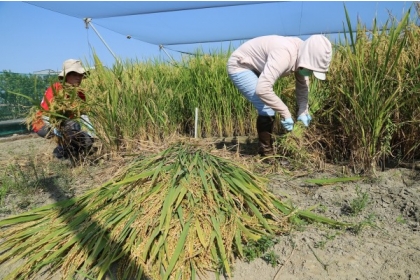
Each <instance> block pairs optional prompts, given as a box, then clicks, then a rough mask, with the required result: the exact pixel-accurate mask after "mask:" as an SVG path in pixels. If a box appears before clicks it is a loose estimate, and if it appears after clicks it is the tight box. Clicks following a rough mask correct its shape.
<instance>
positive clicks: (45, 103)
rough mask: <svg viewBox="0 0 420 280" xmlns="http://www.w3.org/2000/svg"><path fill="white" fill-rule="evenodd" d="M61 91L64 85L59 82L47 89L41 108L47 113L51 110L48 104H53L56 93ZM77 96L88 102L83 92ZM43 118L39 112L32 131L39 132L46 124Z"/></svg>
mask: <svg viewBox="0 0 420 280" xmlns="http://www.w3.org/2000/svg"><path fill="white" fill-rule="evenodd" d="M53 88H54V90H53ZM61 89H63V85H62V84H61V83H60V82H57V83H55V84H53V85H52V86H50V87H49V88H47V90H46V91H45V94H44V98H42V101H41V107H42V108H43V109H44V110H47V111H48V110H49V106H48V104H51V102H52V101H53V99H54V92H57V91H59V90H61ZM77 95H78V96H79V97H80V98H81V99H82V100H83V101H85V100H86V96H85V94H84V93H83V92H81V91H79V92H78V93H77ZM41 117H42V112H41V111H38V112H37V113H36V120H35V121H34V122H33V123H32V130H33V131H35V132H38V131H39V130H40V129H41V128H42V127H43V126H44V125H45V123H44V121H43V120H42V118H41Z"/></svg>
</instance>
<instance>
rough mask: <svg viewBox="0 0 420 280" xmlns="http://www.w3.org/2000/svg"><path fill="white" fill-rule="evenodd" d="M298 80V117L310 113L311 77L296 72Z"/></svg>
mask: <svg viewBox="0 0 420 280" xmlns="http://www.w3.org/2000/svg"><path fill="white" fill-rule="evenodd" d="M295 78H296V104H297V107H298V111H297V116H300V115H301V114H308V113H309V105H308V102H309V100H308V94H309V77H305V76H302V75H300V74H299V73H298V71H296V72H295Z"/></svg>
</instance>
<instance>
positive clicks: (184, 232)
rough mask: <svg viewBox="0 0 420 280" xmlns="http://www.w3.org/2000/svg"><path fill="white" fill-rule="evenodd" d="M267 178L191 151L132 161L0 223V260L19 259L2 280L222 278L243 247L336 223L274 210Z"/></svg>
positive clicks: (285, 208) (181, 148) (279, 206)
mask: <svg viewBox="0 0 420 280" xmlns="http://www.w3.org/2000/svg"><path fill="white" fill-rule="evenodd" d="M266 182H267V180H266V179H265V178H263V177H259V176H258V175H255V174H253V173H251V172H249V171H248V170H246V169H245V168H243V167H242V166H240V165H238V164H236V163H234V162H232V161H230V160H227V159H224V158H221V157H217V156H214V155H212V154H210V153H209V152H207V151H206V149H205V148H203V147H199V146H195V145H194V144H188V143H178V144H175V145H172V146H171V147H169V148H168V149H166V150H164V151H162V152H160V153H158V154H155V155H151V156H148V157H138V158H137V159H136V160H134V161H133V162H132V163H131V164H129V165H128V166H127V167H125V168H124V169H122V170H121V172H119V174H117V175H116V176H115V177H114V178H113V179H111V180H110V181H108V182H107V183H105V184H103V185H102V186H100V187H98V188H96V189H93V190H90V191H88V192H87V193H86V194H84V195H82V196H80V197H77V198H72V199H70V200H66V201H62V202H58V203H55V204H52V205H47V206H44V207H41V208H38V209H35V210H32V211H30V212H27V213H24V214H21V215H18V216H14V217H10V218H6V219H4V220H2V221H0V228H1V230H2V231H1V232H0V240H1V244H0V252H2V253H1V255H0V263H4V262H6V261H9V260H10V263H13V262H15V261H17V260H20V259H24V260H25V262H24V264H23V265H21V266H18V267H17V268H16V269H15V270H14V271H13V272H11V274H10V275H8V277H9V278H8V279H28V278H32V277H34V276H35V275H37V274H39V273H40V272H41V271H42V269H45V268H47V269H48V272H50V273H54V272H55V271H57V270H59V269H61V270H60V271H61V272H62V273H63V277H64V278H72V279H74V278H77V277H78V276H83V277H85V276H87V277H90V278H96V279H102V278H103V277H104V275H105V274H107V273H109V271H110V270H111V268H112V267H113V266H114V265H117V266H118V269H117V271H118V272H117V275H118V278H119V279H141V278H142V277H143V276H148V277H151V278H152V279H195V277H196V275H200V274H201V273H203V272H205V271H206V270H213V271H216V272H217V271H219V272H220V271H223V273H226V274H227V275H232V269H231V267H232V263H233V261H234V257H235V256H238V257H242V258H243V257H245V255H244V244H247V243H252V242H256V241H258V240H260V239H261V238H269V237H274V236H275V235H279V234H283V233H286V232H287V231H288V230H289V228H290V227H291V226H292V225H293V223H298V221H299V220H301V219H305V220H311V221H317V222H322V223H326V224H329V225H332V226H346V225H347V224H345V223H341V222H337V221H334V220H331V219H328V218H325V217H322V216H317V215H316V214H314V213H312V212H310V211H306V210H299V209H297V208H296V207H294V206H292V205H289V204H284V203H282V202H281V201H280V200H279V199H278V198H276V197H275V196H274V195H273V194H271V193H270V192H268V191H267V189H266Z"/></svg>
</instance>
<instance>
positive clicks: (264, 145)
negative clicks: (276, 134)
mask: <svg viewBox="0 0 420 280" xmlns="http://www.w3.org/2000/svg"><path fill="white" fill-rule="evenodd" d="M273 126H274V116H258V118H257V132H258V142H259V143H258V153H259V154H260V155H261V156H267V155H272V154H273V140H272V137H271V135H272V134H273Z"/></svg>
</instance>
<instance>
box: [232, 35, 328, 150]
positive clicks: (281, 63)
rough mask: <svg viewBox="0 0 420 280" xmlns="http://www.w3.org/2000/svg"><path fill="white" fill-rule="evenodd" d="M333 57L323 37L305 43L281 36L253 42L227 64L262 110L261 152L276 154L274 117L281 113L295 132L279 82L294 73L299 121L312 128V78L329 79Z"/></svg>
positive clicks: (259, 120)
mask: <svg viewBox="0 0 420 280" xmlns="http://www.w3.org/2000/svg"><path fill="white" fill-rule="evenodd" d="M331 57H332V46H331V42H330V41H329V40H328V39H327V38H326V37H325V36H323V35H313V36H311V37H309V38H308V39H306V40H305V41H303V40H301V39H300V38H298V37H283V36H278V35H269V36H261V37H257V38H254V39H251V40H249V41H247V42H245V43H244V44H242V45H241V46H239V48H238V49H236V50H235V51H234V52H233V53H232V55H231V56H230V58H229V60H228V62H227V71H228V74H229V77H230V79H231V80H232V82H233V84H234V85H235V86H236V87H237V88H238V90H239V91H240V92H241V93H242V95H244V97H245V98H246V99H247V100H249V101H250V102H251V103H252V104H253V105H254V107H255V108H256V109H257V111H258V118H257V132H258V139H259V153H260V154H261V155H266V154H270V153H272V138H271V134H272V132H273V124H274V116H275V113H276V112H278V113H279V114H280V117H281V121H280V122H281V124H282V126H283V127H284V129H286V130H287V131H291V130H293V125H294V121H293V117H292V113H291V112H290V110H289V108H288V107H287V105H286V104H284V102H283V101H282V100H281V99H280V97H278V96H277V95H276V93H275V92H274V90H273V86H274V83H275V82H276V81H277V79H279V78H281V77H284V76H288V75H291V74H293V75H294V76H295V78H296V101H297V105H298V108H297V109H298V110H297V120H298V121H302V122H303V123H304V125H305V126H308V125H309V123H310V121H311V116H310V114H309V106H308V93H309V77H308V76H310V75H311V74H314V76H315V77H316V78H318V79H320V80H325V73H326V72H327V71H328V68H329V65H330V62H331Z"/></svg>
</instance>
